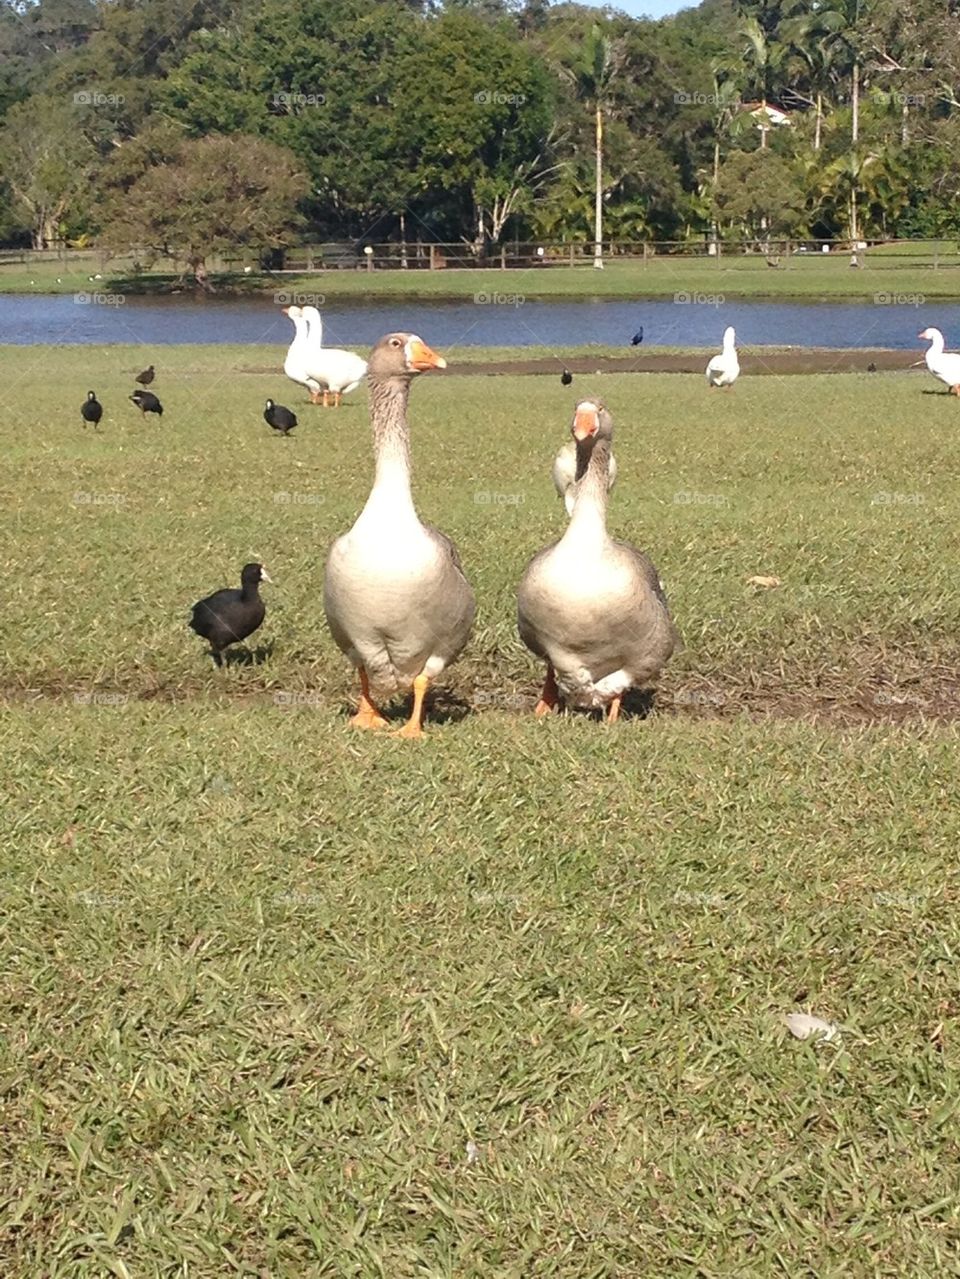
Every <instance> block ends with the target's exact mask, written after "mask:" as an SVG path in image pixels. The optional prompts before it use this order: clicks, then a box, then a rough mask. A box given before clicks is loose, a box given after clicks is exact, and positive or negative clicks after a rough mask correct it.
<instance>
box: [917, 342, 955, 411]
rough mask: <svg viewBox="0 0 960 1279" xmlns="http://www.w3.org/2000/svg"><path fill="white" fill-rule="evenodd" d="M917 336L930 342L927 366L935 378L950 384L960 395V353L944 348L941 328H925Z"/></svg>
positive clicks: (947, 384)
mask: <svg viewBox="0 0 960 1279" xmlns="http://www.w3.org/2000/svg"><path fill="white" fill-rule="evenodd" d="M917 337H919V338H922V340H923V341H924V342H929V343H930V346H929V348H928V349H927V353H926V355H925V356H924V357H923V358H924V359H925V360H926V363H927V368H928V369H929V370H930V372H931V373H932V374H933V376H934V377H935V378H939V379H940V381H941V382H942V383H943V384H944V386H948V387H949V388H950V390H951V391H952V392H953V394H954V395H960V355H958V354H957V353H956V352H955V351H945V350H944V349H943V345H944V344H943V334H942V333H941V332H940V330H939V329H924V330H923V332H922V333H918V334H917Z"/></svg>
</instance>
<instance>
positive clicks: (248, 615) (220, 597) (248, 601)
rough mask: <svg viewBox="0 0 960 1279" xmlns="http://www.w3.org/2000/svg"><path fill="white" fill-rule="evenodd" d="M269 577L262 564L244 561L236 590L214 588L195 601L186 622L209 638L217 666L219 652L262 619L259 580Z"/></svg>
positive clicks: (254, 628)
mask: <svg viewBox="0 0 960 1279" xmlns="http://www.w3.org/2000/svg"><path fill="white" fill-rule="evenodd" d="M269 581H270V576H269V574H268V573H267V570H266V569H265V568H264V567H263V565H262V564H244V566H243V570H242V571H241V573H240V590H239V591H237V590H232V589H230V588H228V589H226V590H223V591H215V592H214V593H213V595H208V596H207V598H206V599H202V600H198V601H197V602H196V604H194V606H193V614H192V616H191V618H190V622H189V625H190V626H191V627H192V629H193V630H195V631H196V633H197V634H198V635H199V636H200V637H201V639H205V640H209V641H210V648H211V651H212V653H213V660H214V661H215V662H216V664H217V665H218V666H222V665H223V658H222V657H221V656H220V654H221V653H222V652H223V650H224V649H225V648H228V647H229V646H230V645H231V644H239V643H240V642H241V640H245V639H246V638H247V636H248V635H252V634H253V632H254V631H255V630H256V629H257V627H258V626H259V625H260V624H261V623H262V621H263V619H264V616H265V615H266V611H267V610H266V606H265V605H264V602H263V600H262V599H261V598H260V583H261V582H269Z"/></svg>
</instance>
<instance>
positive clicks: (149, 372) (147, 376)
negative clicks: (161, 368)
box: [133, 364, 157, 386]
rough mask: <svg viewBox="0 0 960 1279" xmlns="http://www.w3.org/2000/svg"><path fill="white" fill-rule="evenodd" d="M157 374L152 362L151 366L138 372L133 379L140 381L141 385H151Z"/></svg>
mask: <svg viewBox="0 0 960 1279" xmlns="http://www.w3.org/2000/svg"><path fill="white" fill-rule="evenodd" d="M156 376H157V375H156V373H155V372H154V368H153V365H152V364H151V365H150V367H149V368H146V369H144V370H143V372H142V373H138V374H137V376H136V377H135V378H134V379H133V380H134V382H139V383H140V385H141V386H149V385H150V383H151V382H152V381H153V379H154V378H155V377H156Z"/></svg>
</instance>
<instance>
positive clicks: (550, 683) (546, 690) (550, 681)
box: [533, 662, 560, 717]
mask: <svg viewBox="0 0 960 1279" xmlns="http://www.w3.org/2000/svg"><path fill="white" fill-rule="evenodd" d="M559 704H560V690H559V689H558V688H557V680H556V676H555V675H554V673H553V667H552V666H551V665H550V663H549V662H547V673H546V675H545V676H544V678H543V688H542V689H541V690H540V700H539V702H537V704H536V706H535V707H534V708H533V713H534V715H536V716H538V717H542V716H544V715H549V714H550V713H551V712H552V711H554V710H555V709H556V708H557V706H559Z"/></svg>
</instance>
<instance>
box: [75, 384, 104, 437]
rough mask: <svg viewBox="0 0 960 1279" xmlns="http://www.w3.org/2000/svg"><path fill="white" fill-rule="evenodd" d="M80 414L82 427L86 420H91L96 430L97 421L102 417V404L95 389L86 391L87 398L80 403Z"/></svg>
mask: <svg viewBox="0 0 960 1279" xmlns="http://www.w3.org/2000/svg"><path fill="white" fill-rule="evenodd" d="M80 416H81V417H82V418H83V425H84V429H86V425H87V423H88V422H92V423H93V427H94V430H96V427H97V423H98V422H99V421H100V419H101V418H102V417H103V405H102V404H101V403H100V401H99V400H98V399H97V396H96V392H95V391H88V392H87V398H86V399H85V400H84V402H83V403H82V404H81V405H80Z"/></svg>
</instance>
